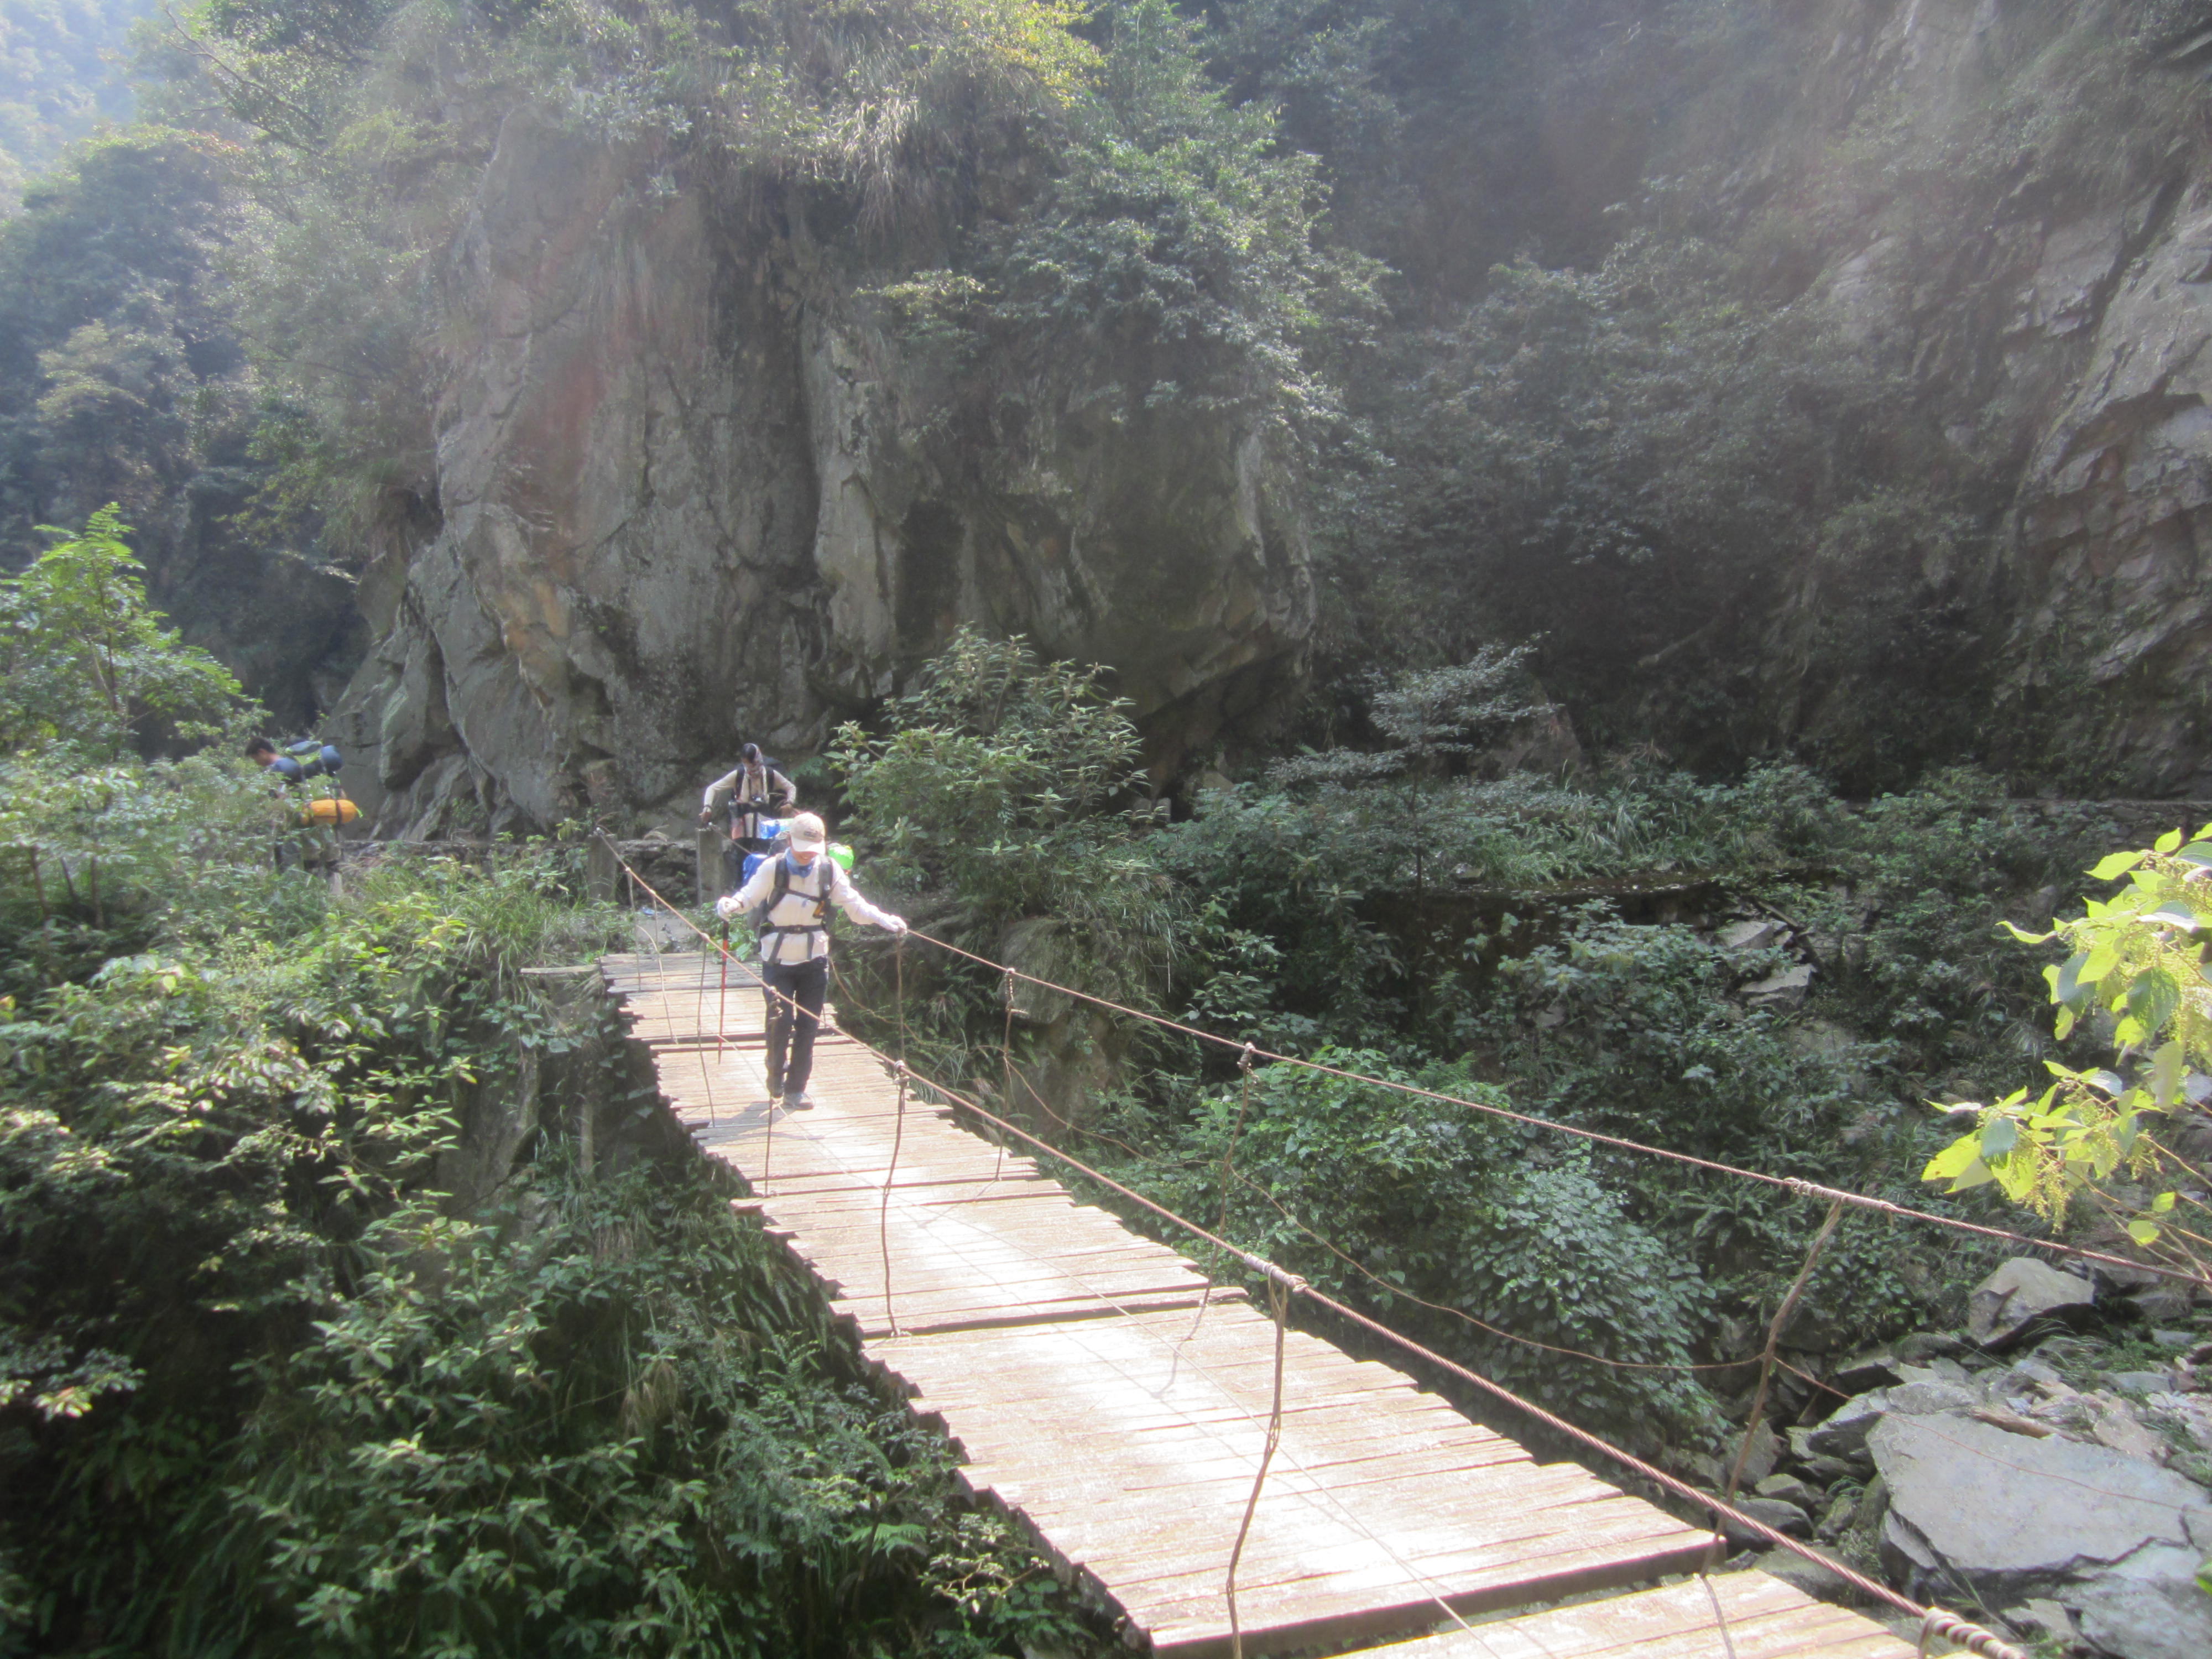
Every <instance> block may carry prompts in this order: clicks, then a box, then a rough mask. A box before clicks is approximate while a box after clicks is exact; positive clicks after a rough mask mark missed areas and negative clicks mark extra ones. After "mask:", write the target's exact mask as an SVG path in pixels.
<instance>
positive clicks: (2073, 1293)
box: [1966, 1255, 2096, 1348]
mask: <svg viewBox="0 0 2212 1659" xmlns="http://www.w3.org/2000/svg"><path fill="white" fill-rule="evenodd" d="M2095 1302H2096V1290H2095V1287H2094V1286H2093V1285H2091V1284H2090V1283H2089V1281H2088V1280H2087V1279H2077V1278H2075V1276H2074V1275H2073V1274H2072V1273H2061V1272H2059V1270H2058V1269H2057V1268H2056V1267H2050V1266H2047V1265H2046V1264H2045V1263H2043V1262H2040V1261H2036V1260H2035V1259H2034V1258H2033V1256H2024V1255H2023V1256H2015V1257H2014V1258H2013V1259H2012V1260H2011V1261H2008V1262H2006V1263H2005V1264H2004V1266H2002V1267H1999V1268H1998V1269H1997V1270H1996V1272H1995V1273H1991V1274H1990V1276H1989V1277H1988V1278H1987V1279H1984V1280H1983V1281H1982V1282H1981V1283H1980V1284H1979V1285H1976V1286H1975V1287H1974V1293H1973V1295H1972V1297H1969V1298H1968V1299H1967V1302H1966V1328H1967V1330H1968V1331H1969V1332H1970V1333H1972V1336H1973V1339H1974V1340H1975V1341H1977V1342H1979V1343H1981V1344H1982V1345H1983V1346H1984V1347H1990V1348H2002V1347H2005V1346H2008V1345H2009V1344H2011V1343H2012V1342H2014V1341H2015V1340H2018V1339H2019V1338H2020V1337H2021V1335H2022V1334H2025V1333H2026V1332H2027V1330H2028V1328H2030V1327H2031V1326H2033V1325H2034V1324H2035V1323H2036V1322H2038V1321H2040V1320H2045V1319H2059V1320H2063V1321H2065V1322H2068V1323H2069V1324H2071V1323H2078V1322H2081V1321H2082V1320H2083V1319H2085V1318H2086V1317H2087V1316H2089V1314H2090V1312H2091V1310H2092V1309H2093V1305H2094V1304H2095Z"/></svg>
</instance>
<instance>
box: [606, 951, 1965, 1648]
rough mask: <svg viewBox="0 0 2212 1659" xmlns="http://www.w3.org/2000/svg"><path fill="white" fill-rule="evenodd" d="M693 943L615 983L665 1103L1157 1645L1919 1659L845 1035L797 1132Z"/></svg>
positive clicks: (1067, 1564)
mask: <svg viewBox="0 0 2212 1659" xmlns="http://www.w3.org/2000/svg"><path fill="white" fill-rule="evenodd" d="M671 919H672V918H671ZM684 927H689V924H688V923H685V924H684ZM702 939H703V936H702ZM668 942H669V943H671V944H675V943H678V940H677V939H674V938H672V937H671V938H670V939H669V940H668ZM682 943H683V944H684V945H686V946H687V948H683V949H680V950H679V949H662V948H659V945H658V944H657V943H656V944H655V947H654V948H651V949H647V950H644V951H639V952H635V953H631V954H626V955H617V956H611V957H606V958H605V959H604V960H603V962H602V963H601V972H602V973H603V975H604V976H605V982H606V985H607V987H608V989H609V990H610V992H611V994H613V995H614V996H616V997H617V998H618V999H619V1000H620V1001H621V1004H622V1006H623V1010H624V1013H625V1016H626V1018H627V1019H628V1021H629V1026H630V1030H631V1034H632V1036H633V1039H634V1040H635V1041H638V1042H643V1043H644V1044H646V1045H647V1048H649V1049H650V1050H651V1052H652V1054H653V1059H654V1061H655V1064H656V1066H657V1068H658V1071H659V1081H660V1087H661V1091H662V1093H663V1095H664V1097H665V1099H666V1100H667V1102H668V1103H669V1104H670V1105H671V1108H672V1109H673V1110H674V1111H675V1112H676V1114H677V1115H678V1118H679V1119H680V1120H681V1121H682V1122H683V1123H684V1126H685V1127H686V1128H687V1129H688V1130H689V1131H690V1133H691V1135H692V1137H693V1139H695V1141H696V1144H697V1145H698V1146H699V1147H700V1148H701V1150H702V1152H704V1153H705V1155H707V1156H708V1157H710V1158H716V1159H718V1160H720V1162H722V1163H723V1164H726V1165H727V1166H729V1167H730V1168H731V1169H732V1170H735V1171H736V1172H737V1173H738V1175H740V1176H743V1177H744V1181H745V1182H746V1184H747V1188H748V1190H749V1191H750V1194H751V1196H750V1198H748V1199H746V1200H740V1204H741V1205H742V1206H744V1207H746V1208H750V1209H753V1210H757V1212H758V1214H759V1217H760V1219H761V1223H762V1225H763V1227H764V1228H765V1229H766V1230H767V1231H768V1232H769V1236H770V1237H773V1238H775V1239H776V1240H779V1241H780V1242H781V1244H782V1246H783V1247H784V1248H785V1249H787V1250H788V1251H789V1252H790V1253H791V1255H793V1257H794V1258H795V1259H796V1260H797V1261H799V1263H801V1264H803V1266H804V1267H805V1269H806V1270H807V1271H808V1272H809V1273H811V1275H812V1276H813V1278H814V1279H815V1280H816V1281H817V1284H818V1285H820V1287H821V1289H822V1291H823V1295H824V1296H825V1297H828V1299H829V1304H830V1305H831V1307H832V1308H833V1310H835V1311H836V1315H837V1316H839V1317H840V1318H841V1319H842V1320H844V1321H846V1322H848V1324H849V1326H850V1328H852V1330H853V1331H854V1334H855V1335H856V1336H857V1338H858V1340H859V1341H860V1347H861V1351H862V1352H863V1354H864V1355H865V1357H866V1360H867V1362H868V1364H871V1365H872V1367H874V1368H875V1369H876V1370H877V1371H878V1373H879V1374H880V1375H881V1376H883V1377H884V1378H885V1379H886V1380H887V1381H888V1382H889V1383H890V1385H891V1386H892V1387H893V1388H895V1389H896V1390H898V1391H899V1392H901V1393H902V1394H903V1395H906V1397H907V1398H908V1401H910V1402H911V1408H912V1409H913V1411H914V1412H915V1413H916V1414H917V1415H918V1416H919V1417H921V1419H925V1420H927V1421H930V1422H932V1423H934V1424H936V1425H939V1426H941V1427H942V1429H943V1431H945V1434H946V1435H947V1436H948V1437H950V1438H951V1442H952V1443H953V1444H954V1446H955V1447H956V1448H957V1450H958V1451H959V1453H960V1454H961V1455H962V1457H963V1470H962V1474H963V1480H964V1481H965V1483H966V1485H967V1486H968V1488H969V1491H970V1492H972V1493H973V1494H974V1495H975V1496H976V1497H977V1498H980V1499H981V1500H983V1501H985V1502H987V1503H990V1504H995V1505H997V1506H999V1507H1000V1508H1001V1509H1002V1510H1004V1511H1005V1512H1006V1514H1008V1515H1009V1516H1012V1517H1013V1519H1014V1520H1015V1521H1016V1522H1018V1524H1019V1525H1020V1526H1021V1527H1022V1528H1023V1529H1024V1531H1025V1532H1026V1534H1028V1536H1029V1537H1030V1540H1031V1541H1033V1543H1034V1544H1035V1545H1036V1547H1037V1548H1038V1549H1039V1550H1040V1551H1041V1552H1042V1553H1043V1554H1044V1555H1045V1557H1046V1558H1047V1559H1049V1560H1050V1561H1051V1563H1052V1564H1053V1565H1054V1570H1055V1571H1057V1572H1058V1573H1059V1574H1060V1577H1062V1580H1063V1582H1066V1583H1072V1584H1074V1585H1077V1586H1079V1588H1080V1589H1083V1590H1084V1591H1085V1593H1086V1594H1087V1595H1089V1596H1090V1597H1091V1598H1092V1599H1093V1600H1094V1601H1096V1602H1097V1604H1098V1605H1099V1606H1100V1607H1103V1608H1104V1609H1106V1610H1108V1612H1109V1615H1110V1616H1111V1617H1113V1618H1114V1619H1115V1620H1116V1621H1117V1623H1118V1627H1119V1629H1120V1632H1121V1635H1122V1637H1123V1638H1124V1639H1125V1640H1126V1641H1127V1643H1128V1644H1129V1645H1130V1646H1131V1647H1133V1648H1134V1649H1138V1650H1145V1651H1149V1652H1152V1653H1154V1654H1158V1655H1164V1656H1166V1655H1172V1656H1189V1659H1199V1656H1212V1655H1218V1654H1243V1653H1249V1654H1253V1655H1259V1654H1262V1653H1272V1654H1279V1653H1285V1652H1322V1651H1339V1652H1340V1651H1345V1650H1351V1649H1357V1650H1358V1651H1359V1652H1361V1653H1370V1652H1371V1653H1377V1654H1387V1655H1389V1656H1390V1659H1569V1656H1577V1659H1579V1656H1599V1655H1612V1654H1623V1655H1625V1654H1628V1653H1634V1654H1636V1655H1638V1656H1639V1659H1643V1656H1650V1659H1705V1656H1711V1659H1911V1656H1912V1655H1913V1654H1914V1651H1915V1650H1914V1647H1913V1645H1912V1644H1908V1643H1906V1642H1904V1641H1901V1640H1899V1638H1897V1637H1895V1636H1894V1635H1893V1634H1892V1633H1891V1632H1889V1631H1888V1630H1887V1629H1886V1628H1884V1627H1883V1626H1881V1625H1878V1624H1876V1623H1875V1622H1873V1621H1872V1620H1868V1619H1866V1618H1863V1617H1862V1616H1861V1615H1859V1614H1857V1613H1852V1612H1850V1611H1848V1610H1846V1609H1844V1608H1840V1607H1834V1606H1832V1605H1830V1604H1828V1603H1826V1602H1822V1601H1815V1600H1814V1599H1812V1598H1810V1597H1808V1596H1807V1595H1803V1594H1802V1593H1801V1592H1800V1591H1798V1590H1797V1589H1795V1588H1793V1587H1792V1586H1790V1585H1789V1584H1787V1583H1784V1582H1782V1581H1781V1580H1780V1579H1778V1578H1776V1577H1771V1576H1770V1575H1768V1574H1765V1573H1763V1572H1759V1571H1739V1572H1731V1573H1718V1574H1714V1575H1711V1576H1710V1577H1707V1576H1703V1575H1702V1572H1701V1570H1702V1569H1704V1568H1705V1567H1707V1566H1708V1565H1711V1561H1712V1560H1713V1559H1714V1557H1715V1554H1716V1551H1715V1549H1714V1543H1715V1540H1714V1534H1712V1533H1711V1532H1710V1531H1709V1530H1706V1529H1705V1528H1701V1527H1697V1526H1692V1525H1690V1524H1687V1523H1686V1522H1682V1521H1680V1520H1679V1519H1677V1518H1676V1517H1675V1516H1673V1515H1670V1514H1668V1512H1667V1511H1665V1510H1662V1509H1660V1508H1659V1507H1658V1506H1656V1504H1650V1503H1648V1502H1646V1501H1645V1500H1644V1499H1643V1498H1637V1497H1632V1496H1630V1495H1629V1494H1627V1493H1626V1492H1622V1491H1620V1490H1619V1489H1618V1488H1616V1487H1614V1486H1610V1485H1608V1484H1607V1483H1606V1482H1605V1481H1603V1480H1600V1479H1598V1478H1597V1477H1596V1476H1595V1475H1593V1474H1590V1473H1589V1471H1588V1470H1586V1469H1584V1468H1582V1467H1581V1466H1579V1465H1578V1464H1575V1463H1571V1462H1558V1463H1539V1462H1537V1461H1536V1460H1535V1459H1534V1457H1533V1456H1531V1455H1530V1454H1529V1453H1528V1451H1527V1450H1525V1449H1523V1448H1522V1447H1521V1446H1520V1445H1518V1444H1517V1443H1515V1442H1514V1441H1512V1440H1511V1439H1509V1438H1508V1437H1505V1436H1504V1435H1502V1434H1499V1433H1498V1432H1497V1431H1494V1430H1492V1429H1489V1428H1486V1427H1485V1426H1483V1425H1480V1424H1478V1423H1475V1422H1474V1421H1473V1420H1471V1419H1468V1417H1467V1416H1465V1415H1464V1414H1462V1413H1461V1412H1459V1411H1458V1410H1457V1409H1455V1407H1452V1406H1451V1405H1450V1404H1449V1403H1448V1402H1447V1401H1443V1399H1441V1398H1439V1397H1438V1396H1437V1395H1434V1394H1431V1393H1427V1392H1425V1391H1423V1390H1422V1389H1419V1388H1418V1387H1417V1386H1416V1385H1415V1384H1414V1383H1413V1380H1412V1379H1411V1378H1409V1377H1408V1376H1406V1375H1405V1374H1404V1373H1402V1372H1401V1371H1399V1370H1396V1369H1395V1368H1394V1367H1392V1366H1389V1365H1386V1364H1381V1363H1379V1362H1377V1361H1376V1360H1373V1359H1358V1358H1353V1357H1352V1356H1351V1355H1349V1354H1347V1353H1346V1352H1343V1351H1341V1350H1340V1349H1339V1348H1337V1347H1335V1346H1332V1345H1331V1344H1329V1343H1328V1342H1326V1341H1323V1340H1320V1339H1318V1338H1316V1337H1314V1336H1312V1335H1310V1334H1306V1333H1304V1332H1303V1331H1300V1330H1297V1329H1295V1328H1291V1327H1290V1325H1289V1322H1288V1321H1287V1319H1286V1318H1285V1311H1286V1307H1287V1303H1288V1301H1289V1299H1290V1298H1291V1296H1292V1295H1294V1294H1299V1293H1303V1294H1305V1295H1306V1296H1308V1297H1310V1299H1316V1300H1325V1298H1320V1297H1317V1296H1316V1295H1315V1294H1314V1293H1313V1292H1311V1291H1309V1290H1306V1289H1305V1287H1304V1286H1303V1285H1302V1283H1301V1282H1300V1281H1297V1280H1295V1279H1291V1276H1289V1275H1287V1274H1285V1273H1282V1272H1281V1270H1280V1269H1275V1268H1272V1267H1268V1264H1265V1263H1262V1262H1260V1261H1258V1260H1257V1258H1251V1257H1244V1258H1243V1265H1244V1266H1245V1267H1248V1268H1252V1267H1258V1268H1264V1269H1266V1270H1267V1271H1266V1272H1265V1273H1263V1275H1262V1279H1261V1282H1262V1285H1264V1294H1265V1296H1266V1297H1267V1304H1268V1305H1266V1306H1261V1305H1260V1304H1256V1303H1255V1301H1254V1300H1253V1298H1252V1297H1250V1296H1249V1295H1248V1294H1247V1293H1246V1292H1245V1291H1243V1289H1242V1288H1240V1287H1238V1286H1237V1285H1221V1284H1218V1283H1216V1282H1214V1281H1213V1279H1212V1277H1211V1276H1210V1275H1209V1273H1207V1272H1206V1270H1205V1269H1204V1268H1203V1267H1200V1264H1199V1263H1198V1262H1196V1261H1193V1260H1191V1259H1190V1258H1188V1257H1186V1256H1184V1255H1181V1254H1179V1253H1177V1252H1176V1251H1175V1250H1173V1249H1170V1248H1168V1247H1167V1246H1165V1245H1164V1244H1160V1243H1157V1242H1155V1241H1153V1240H1152V1239H1149V1238H1146V1237H1142V1236H1140V1235H1139V1234H1137V1233H1134V1232H1133V1231H1130V1230H1129V1229H1128V1228H1127V1227H1125V1226H1124V1225H1122V1224H1121V1222H1120V1221H1119V1220H1118V1219H1117V1218H1115V1217H1114V1216H1112V1215H1111V1214H1109V1213H1108V1212H1105V1211H1103V1210H1102V1209H1099V1208H1097V1207H1096V1206H1091V1205H1086V1204H1083V1203H1080V1202H1079V1201H1077V1200H1076V1198H1075V1197H1074V1195H1073V1194H1071V1193H1070V1192H1069V1191H1068V1190H1067V1189H1066V1188H1065V1187H1063V1186H1061V1185H1060V1182H1057V1181H1055V1180H1054V1179H1052V1178H1051V1177H1050V1176H1049V1175H1048V1174H1047V1173H1046V1171H1045V1170H1044V1169H1043V1168H1042V1167H1041V1165H1040V1164H1039V1162H1038V1160H1037V1158H1035V1157H1032V1156H1030V1155H1027V1154H1024V1153H1021V1152H1016V1151H1010V1150H1009V1149H1008V1147H1007V1146H1006V1143H1005V1141H1004V1140H1003V1139H1001V1140H1000V1141H998V1142H995V1143H994V1141H993V1140H992V1139H986V1138H985V1137H984V1136H982V1135H981V1134H979V1133H975V1132H973V1131H971V1130H970V1129H969V1128H967V1127H963V1126H962V1124H961V1122H959V1121H957V1115H956V1112H955V1111H954V1110H953V1109H951V1107H949V1106H946V1105H945V1104H942V1103H931V1102H929V1101H927V1100H926V1099H925V1098H924V1096H925V1093H926V1092H927V1093H938V1094H944V1093H949V1092H950V1091H942V1090H934V1091H933V1090H928V1089H927V1085H923V1084H922V1083H921V1082H920V1080H919V1079H916V1078H915V1076H914V1075H913V1074H912V1073H908V1072H907V1071H906V1070H905V1068H904V1067H903V1066H902V1064H901V1063H899V1062H897V1061H896V1060H889V1059H887V1057H885V1056H884V1055H882V1054H878V1052H877V1051H875V1050H874V1049H872V1048H869V1047H867V1046H866V1045H865V1044H863V1043H861V1042H858V1041H856V1040H855V1039H854V1038H852V1037H851V1036H848V1035H845V1034H843V1033H842V1032H841V1031H839V1030H837V1029H836V1018H835V1011H834V1009H833V1010H831V1011H829V1013H828V1014H827V1015H826V1016H825V1024H824V1028H823V1032H822V1035H821V1037H820V1040H819V1042H817V1048H816V1050H815V1054H816V1059H815V1070H814V1078H813V1087H812V1094H813V1097H814V1100H815V1102H816V1107H815V1109H813V1110H811V1111H806V1112H801V1113H786V1112H782V1111H772V1110H771V1109H770V1108H769V1103H768V1101H767V1098H766V1082H765V1078H764V1075H763V1047H764V1043H765V1013H764V1007H763V997H762V994H761V991H760V989H759V988H758V983H757V980H756V979H755V978H754V977H753V975H751V974H750V971H748V970H747V969H745V968H744V966H743V965H742V964H741V963H737V962H735V961H733V960H731V959H729V958H727V957H721V956H720V955H719V953H716V952H713V951H696V950H694V949H690V948H688V946H689V945H690V943H691V941H689V940H684V941H682ZM970 1104H971V1105H972V1103H970ZM977 1115H979V1114H978V1113H977V1112H975V1111H970V1112H969V1117H970V1118H971V1120H972V1119H974V1118H975V1117H976V1116H977ZM981 1115H984V1116H987V1114H981ZM1005 1127H1006V1129H1008V1130H1011V1131H1012V1132H1013V1133H1015V1134H1017V1135H1018V1134H1019V1133H1020V1132H1019V1131H1018V1130H1016V1129H1014V1126H1011V1125H1007V1126H1005ZM1037 1144H1038V1145H1039V1146H1042V1143H1037ZM1140 1201H1141V1200H1140ZM1186 1225H1188V1224H1186ZM1346 1311H1349V1310H1346ZM1376 1328H1377V1329H1380V1328H1379V1327H1376ZM1462 1374H1463V1375H1470V1376H1471V1374H1467V1373H1462ZM1929 1620H1930V1627H1931V1628H1943V1627H1945V1626H1944V1623H1943V1620H1944V1616H1943V1615H1938V1614H1932V1613H1931V1614H1929ZM1949 1622H1950V1623H1951V1624H1955V1623H1956V1621H1949ZM1972 1635H1973V1636H1976V1637H1981V1638H1982V1641H1981V1642H1980V1643H1978V1644H1976V1645H1977V1646H1978V1649H1979V1650H1981V1651H1984V1652H1999V1653H2002V1652H2006V1651H2009V1650H2005V1649H2002V1647H2001V1645H2000V1644H1996V1643H1994V1642H1993V1641H1991V1640H1990V1638H1986V1636H1984V1633H1983V1632H1972ZM1376 1644H1386V1645H1382V1646H1377V1645H1376ZM1924 1650H1925V1645H1924V1644H1923V1651H1924Z"/></svg>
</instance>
